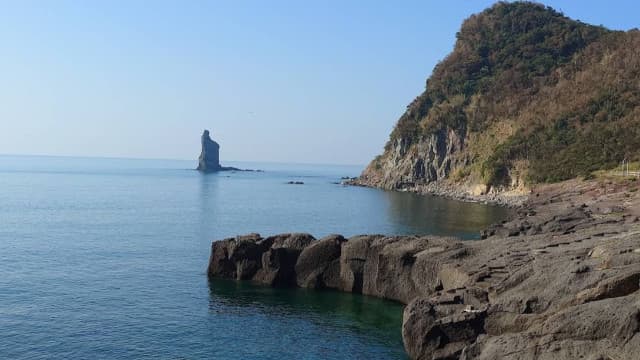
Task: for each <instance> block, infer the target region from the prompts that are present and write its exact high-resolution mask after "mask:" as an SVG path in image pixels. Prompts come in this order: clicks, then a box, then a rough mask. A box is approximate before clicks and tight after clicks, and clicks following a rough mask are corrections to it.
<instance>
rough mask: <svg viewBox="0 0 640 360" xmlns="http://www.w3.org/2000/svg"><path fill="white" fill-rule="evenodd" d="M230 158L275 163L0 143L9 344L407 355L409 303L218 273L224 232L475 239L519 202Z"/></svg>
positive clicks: (39, 354) (1, 290)
mask: <svg viewBox="0 0 640 360" xmlns="http://www.w3.org/2000/svg"><path fill="white" fill-rule="evenodd" d="M229 165H234V166H238V167H243V168H259V169H263V170H265V172H261V173H257V172H234V173H232V172H227V173H220V174H209V175H203V174H200V173H198V172H196V171H193V170H190V169H191V168H193V167H195V164H194V162H189V161H165V160H123V159H87V158H62V157H26V156H0V358H11V359H14V358H15V359H38V358H85V359H99V358H109V359H115V358H154V359H155V358H167V359H198V358H213V359H345V358H349V359H401V358H404V357H405V355H404V351H403V347H402V339H401V336H400V325H401V319H402V306H401V305H399V304H397V303H393V302H389V301H383V300H380V299H375V298H370V297H365V296H359V295H353V294H343V293H337V292H328V291H327V292H314V291H306V290H300V289H297V290H274V289H270V288H265V287H259V286H253V285H250V284H248V283H236V282H234V281H215V282H209V281H208V280H207V277H206V275H205V268H206V266H207V260H208V256H209V250H210V244H211V240H214V239H220V238H224V237H228V236H233V235H236V234H244V233H248V232H260V233H262V234H263V235H270V234H274V233H281V232H291V231H301V232H309V233H312V234H314V235H315V236H316V237H320V236H324V235H327V234H331V233H341V234H344V235H345V236H350V235H355V234H360V233H384V234H409V233H422V234H441V235H458V236H462V237H465V238H469V239H472V238H475V237H477V234H478V230H479V229H481V228H482V227H484V226H485V225H487V224H488V223H491V222H493V221H496V220H499V219H501V218H503V217H505V216H506V215H507V213H506V210H504V209H501V208H495V207H488V206H484V205H479V204H465V203H459V202H455V201H448V200H443V199H438V198H432V197H421V196H416V195H412V194H406V193H393V192H384V191H379V190H373V189H365V188H356V187H344V186H340V185H336V184H334V182H337V181H339V178H340V177H341V176H355V175H357V174H358V173H359V172H360V168H359V167H344V166H303V165H284V164H250V163H232V164H229ZM290 180H298V181H303V182H304V183H305V184H304V185H287V184H286V182H287V181H290Z"/></svg>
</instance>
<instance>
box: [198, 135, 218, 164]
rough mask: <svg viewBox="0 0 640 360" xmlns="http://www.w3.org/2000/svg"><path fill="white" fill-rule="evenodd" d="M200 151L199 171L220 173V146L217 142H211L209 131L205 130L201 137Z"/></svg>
mask: <svg viewBox="0 0 640 360" xmlns="http://www.w3.org/2000/svg"><path fill="white" fill-rule="evenodd" d="M201 144H202V151H201V152H200V157H199V158H198V168H197V170H199V171H205V172H208V171H211V172H213V171H220V170H222V167H221V166H220V145H218V143H217V142H215V141H213V140H211V137H210V136H209V130H205V131H204V132H203V133H202V137H201Z"/></svg>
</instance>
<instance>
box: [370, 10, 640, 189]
mask: <svg viewBox="0 0 640 360" xmlns="http://www.w3.org/2000/svg"><path fill="white" fill-rule="evenodd" d="M638 79H640V31H637V30H631V31H628V32H621V31H611V30H607V29H605V28H603V27H601V26H593V25H588V24H585V23H582V22H580V21H576V20H572V19H569V18H568V17H566V16H564V15H563V14H561V13H559V12H557V11H555V10H553V9H551V8H549V7H545V6H543V5H540V4H535V3H529V2H514V3H505V2H500V3H497V4H496V5H494V6H493V7H491V8H489V9H487V10H485V11H484V12H482V13H480V14H477V15H473V16H471V17H470V18H469V19H467V20H466V21H465V22H464V23H463V25H462V28H461V30H460V31H459V32H458V34H457V41H456V44H455V47H454V50H453V52H452V53H451V54H449V55H448V56H447V57H446V58H445V59H444V60H443V61H442V62H440V63H439V64H438V65H437V66H436V67H435V69H434V70H433V74H432V76H431V77H430V78H429V79H428V80H427V84H426V89H425V91H424V92H423V93H422V94H421V95H420V96H418V97H417V98H416V99H415V100H414V101H413V102H412V103H411V104H410V105H409V106H408V107H407V111H406V112H405V114H403V115H402V117H401V118H400V119H399V121H398V123H397V125H396V127H395V128H394V130H393V132H392V133H391V136H390V139H389V142H388V143H387V145H386V146H385V152H384V154H382V155H381V156H379V157H377V158H376V159H375V160H374V161H373V162H372V164H371V165H370V166H369V167H368V169H367V170H366V171H365V174H363V175H364V176H365V177H368V178H370V179H373V178H376V177H378V178H380V177H384V176H386V177H387V178H393V179H406V178H408V179H410V180H411V181H413V182H424V183H428V182H432V181H434V180H441V179H440V178H438V179H434V177H428V176H425V175H424V174H428V173H429V171H428V170H427V171H425V170H421V169H416V168H415V167H416V166H424V163H430V162H431V163H434V160H433V159H427V160H426V161H424V160H421V156H423V154H420V150H419V149H424V148H425V147H424V146H423V147H421V146H420V143H424V142H428V141H433V139H434V137H433V135H434V134H448V133H453V134H455V135H456V137H455V138H456V139H461V140H460V141H459V142H460V143H461V144H462V145H461V146H456V147H455V149H454V150H455V151H451V152H450V153H448V154H446V156H447V163H446V166H445V167H441V169H440V170H439V171H440V173H444V174H445V176H444V179H442V180H445V179H446V180H447V181H455V182H467V183H476V184H478V183H481V184H486V185H488V186H491V187H498V186H506V187H509V186H515V185H516V184H522V183H538V182H554V181H560V180H565V179H569V178H573V177H576V176H585V175H589V174H590V173H591V172H593V171H595V170H600V169H607V168H612V167H614V166H615V165H616V164H618V163H619V162H620V161H621V160H622V159H623V158H629V159H632V160H633V159H638V158H639V156H640V83H639V80H638ZM444 137H445V136H440V138H444ZM449 138H451V136H449ZM445 142H446V141H445ZM398 144H401V146H400V147H398ZM442 146H445V147H449V145H448V144H444V145H438V146H437V147H442ZM398 148H400V149H401V151H398V150H397V149H398ZM431 148H434V146H431ZM408 156H412V157H414V158H415V159H413V160H412V166H411V167H405V168H402V169H400V168H399V167H398V166H397V165H393V164H399V163H400V162H399V161H398V160H399V158H402V157H404V158H406V157H408ZM424 156H427V155H424ZM436 157H437V156H436ZM440 157H442V155H440ZM392 158H393V159H392ZM391 160H393V161H391ZM385 161H387V164H386V165H385ZM442 161H443V159H435V162H436V164H440V163H442ZM394 166H396V168H395V169H394ZM385 171H386V172H387V174H382V173H383V172H385ZM394 171H395V172H396V175H393V176H392V175H390V174H391V173H393V172H394ZM452 175H453V176H452ZM394 176H395V177H394ZM395 181H396V182H397V183H399V182H400V180H395Z"/></svg>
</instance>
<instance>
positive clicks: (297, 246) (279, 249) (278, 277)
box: [254, 234, 315, 287]
mask: <svg viewBox="0 0 640 360" xmlns="http://www.w3.org/2000/svg"><path fill="white" fill-rule="evenodd" d="M314 240H315V238H314V237H313V236H311V235H309V234H282V235H276V236H273V237H272V238H270V241H271V243H272V244H271V248H270V249H269V250H267V251H266V252H265V253H263V254H262V268H261V269H260V270H259V271H258V272H257V274H256V276H255V277H254V280H256V281H258V282H261V283H263V284H266V285H270V286H274V287H291V286H295V285H296V276H295V266H296V262H297V261H298V256H300V253H301V252H302V250H303V249H304V248H305V247H307V246H308V245H309V244H310V243H311V242H312V241H314Z"/></svg>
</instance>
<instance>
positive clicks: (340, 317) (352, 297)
mask: <svg viewBox="0 0 640 360" xmlns="http://www.w3.org/2000/svg"><path fill="white" fill-rule="evenodd" d="M208 281H209V293H210V300H209V312H210V313H212V314H215V315H216V316H223V317H228V318H229V320H230V321H233V320H232V319H233V318H237V317H244V316H247V315H248V314H259V315H261V316H265V317H267V318H272V319H275V320H283V319H286V320H287V321H289V320H293V321H295V320H301V321H304V322H309V323H311V324H313V326H317V327H320V328H324V329H329V330H330V332H336V333H350V334H354V335H355V336H363V337H367V338H370V339H375V341H376V342H379V343H380V345H382V346H385V347H389V348H396V349H398V354H397V355H398V356H400V358H404V352H403V351H402V336H401V334H400V333H399V332H398V328H399V327H400V326H401V325H402V311H403V308H404V306H403V305H402V304H400V303H397V302H394V301H390V300H384V299H380V298H375V297H370V296H364V295H360V294H354V293H345V292H339V291H335V290H317V289H303V288H273V287H269V286H264V285H259V284H252V283H251V282H239V281H234V280H228V279H214V278H210V279H209V280H208ZM236 321H237V319H236ZM296 336H301V335H300V334H298V335H296Z"/></svg>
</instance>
